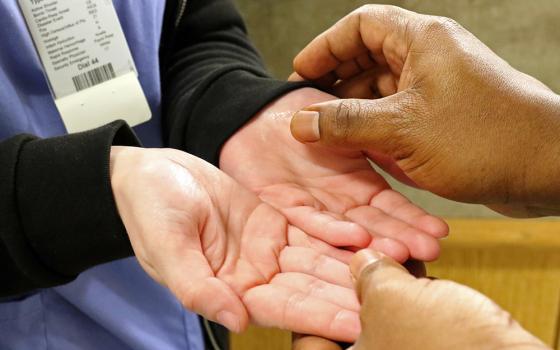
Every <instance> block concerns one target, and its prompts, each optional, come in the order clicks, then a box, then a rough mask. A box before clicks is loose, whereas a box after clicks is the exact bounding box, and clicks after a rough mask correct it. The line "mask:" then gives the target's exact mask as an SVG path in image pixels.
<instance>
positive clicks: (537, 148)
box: [520, 92, 560, 216]
mask: <svg viewBox="0 0 560 350" xmlns="http://www.w3.org/2000/svg"><path fill="white" fill-rule="evenodd" d="M533 104H534V105H535V104H536V105H537V108H535V109H534V110H533V111H532V113H531V114H529V115H530V116H532V118H533V122H534V123H535V125H536V126H537V128H536V136H535V137H534V140H532V141H533V143H532V144H531V143H529V142H530V141H531V140H528V144H529V145H531V146H532V149H533V154H532V155H531V156H530V157H528V159H527V161H526V162H525V167H524V169H523V171H522V173H523V174H522V177H521V178H520V181H521V183H523V184H525V185H526V186H525V190H524V193H523V197H522V198H523V204H525V205H526V207H527V208H528V212H529V214H531V215H532V216H553V215H554V216H556V215H560V184H559V183H558V180H557V179H558V178H560V96H558V95H556V94H554V93H552V92H549V93H547V94H545V96H544V97H542V98H541V99H539V100H538V101H537V103H535V102H533Z"/></svg>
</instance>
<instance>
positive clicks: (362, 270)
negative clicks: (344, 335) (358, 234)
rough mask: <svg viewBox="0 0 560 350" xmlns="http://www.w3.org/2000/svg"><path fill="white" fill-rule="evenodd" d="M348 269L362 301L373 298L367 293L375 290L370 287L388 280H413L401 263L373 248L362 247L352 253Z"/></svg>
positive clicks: (399, 281)
mask: <svg viewBox="0 0 560 350" xmlns="http://www.w3.org/2000/svg"><path fill="white" fill-rule="evenodd" d="M350 270H351V272H352V275H353V276H354V279H355V280H356V291H357V293H358V298H359V299H360V302H362V303H363V301H364V299H366V298H375V296H373V295H370V293H368V291H373V290H375V288H370V287H373V286H377V287H379V286H380V285H382V284H384V283H386V282H388V281H391V282H398V283H401V282H405V283H406V282H411V281H414V280H415V278H414V277H413V276H412V275H410V273H409V272H408V271H407V270H406V268H404V267H403V266H402V265H400V264H398V263H397V262H396V261H394V260H393V259H391V258H389V257H388V256H386V255H384V254H382V253H379V252H376V251H375V250H373V249H363V250H360V251H359V252H358V253H356V254H354V256H353V257H352V260H351V262H350Z"/></svg>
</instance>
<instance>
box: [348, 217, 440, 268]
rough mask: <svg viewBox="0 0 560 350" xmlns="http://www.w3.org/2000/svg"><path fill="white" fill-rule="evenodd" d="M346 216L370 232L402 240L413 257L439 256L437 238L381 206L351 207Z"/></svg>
mask: <svg viewBox="0 0 560 350" xmlns="http://www.w3.org/2000/svg"><path fill="white" fill-rule="evenodd" d="M346 216H347V217H348V218H350V219H351V220H353V221H355V222H356V223H358V224H360V225H362V226H363V227H365V228H366V229H367V230H368V231H370V232H375V233H377V234H379V235H382V236H384V237H388V238H391V239H394V240H398V241H400V242H402V243H403V244H404V245H406V246H407V247H408V249H409V251H410V256H411V257H412V258H415V259H418V260H422V261H432V260H435V259H436V258H437V257H438V256H439V251H440V248H439V243H438V241H437V239H435V238H434V237H432V236H431V235H429V234H427V233H425V232H423V231H420V230H418V229H417V228H415V227H413V226H411V225H409V224H407V223H406V222H404V221H401V220H399V219H397V218H394V217H392V216H391V215H390V214H388V213H386V212H384V211H383V210H381V209H379V208H375V207H371V206H362V207H358V208H354V209H350V210H349V211H348V212H346Z"/></svg>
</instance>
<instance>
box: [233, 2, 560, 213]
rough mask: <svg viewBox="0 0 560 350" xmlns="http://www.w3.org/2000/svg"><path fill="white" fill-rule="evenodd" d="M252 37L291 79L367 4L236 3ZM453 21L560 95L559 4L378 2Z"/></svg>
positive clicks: (423, 201)
mask: <svg viewBox="0 0 560 350" xmlns="http://www.w3.org/2000/svg"><path fill="white" fill-rule="evenodd" d="M236 1H237V4H238V7H239V9H240V10H241V12H242V14H243V16H244V17H245V20H246V22H247V26H248V30H249V34H250V36H251V37H252V39H253V42H254V43H255V45H256V46H257V48H258V49H259V50H260V52H261V53H262V55H263V57H264V59H265V61H266V63H267V65H268V67H269V70H270V72H271V73H272V74H273V75H274V76H275V77H277V78H281V79H286V78H287V77H288V75H289V74H290V73H291V72H292V65H291V63H292V59H293V58H294V57H295V55H296V54H297V53H298V52H299V51H300V50H301V49H302V48H303V47H304V46H305V45H306V44H307V43H308V42H309V41H311V40H312V39H313V38H314V37H315V36H317V35H318V34H320V33H321V32H323V31H324V30H325V29H327V28H329V27H330V26H331V25H332V24H334V23H335V22H336V21H337V20H338V19H340V18H341V17H342V16H344V15H346V14H348V13H349V12H351V11H352V10H354V9H356V8H358V7H360V6H361V5H364V4H367V3H371V2H368V1H363V0H258V1H255V0H236ZM377 3H383V4H391V5H396V6H400V7H404V8H407V9H409V10H412V11H415V12H420V13H426V14H432V15H438V16H446V17H451V18H453V19H455V20H456V21H458V22H459V23H460V24H461V25H463V26H464V27H465V28H467V29H468V30H469V31H471V32H472V33H474V34H475V35H476V36H477V37H478V38H480V39H481V40H482V41H483V42H484V43H486V44H487V45H488V46H489V47H490V48H491V49H493V50H494V51H495V52H496V53H497V54H498V55H500V56H501V57H503V58H504V59H505V60H507V61H508V62H509V63H510V64H511V65H512V66H513V67H515V68H517V69H519V70H521V71H522V72H525V73H527V74H529V75H532V76H534V77H536V78H537V79H539V80H541V81H543V82H544V83H545V84H547V85H548V86H549V87H550V88H552V89H553V90H554V91H556V92H560V64H559V62H560V26H559V23H560V1H559V0H532V1H526V0H408V1H407V0H400V1H397V0H395V1H383V2H377ZM392 185H394V186H395V187H397V188H398V189H399V191H401V192H404V193H406V194H407V195H408V197H409V198H411V199H412V200H413V201H414V202H416V203H418V204H420V205H422V206H423V207H424V208H425V209H427V210H428V211H430V212H431V213H433V214H437V215H442V216H445V217H478V218H480V217H486V218H491V217H498V216H499V215H498V214H495V213H494V212H492V211H490V210H488V209H486V208H485V207H483V206H477V205H464V204H457V203H454V202H450V201H446V200H443V199H440V198H437V197H435V196H433V195H431V194H429V193H425V192H423V191H417V190H413V189H410V188H407V187H405V186H402V185H400V184H398V183H396V182H394V181H393V182H392Z"/></svg>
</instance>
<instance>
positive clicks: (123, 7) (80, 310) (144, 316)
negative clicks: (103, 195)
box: [0, 0, 204, 350]
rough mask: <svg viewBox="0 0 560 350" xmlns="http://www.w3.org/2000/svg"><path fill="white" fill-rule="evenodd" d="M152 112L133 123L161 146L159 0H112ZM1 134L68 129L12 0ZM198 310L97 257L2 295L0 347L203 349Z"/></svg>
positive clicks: (0, 87)
mask: <svg viewBox="0 0 560 350" xmlns="http://www.w3.org/2000/svg"><path fill="white" fill-rule="evenodd" d="M113 3H114V5H115V8H116V10H117V14H118V16H119V19H120V22H121V25H122V26H123V30H124V33H125V36H126V38H127V41H128V44H129V46H130V49H131V51H132V56H133V57H134V60H135V63H136V66H137V69H138V73H139V78H140V83H141V85H142V87H143V89H144V93H145V94H146V97H147V99H148V102H149V105H150V107H151V109H152V114H153V117H152V119H151V120H150V121H149V122H147V123H145V124H143V125H140V126H138V127H136V128H135V130H136V132H137V134H138V135H139V137H140V139H141V140H142V142H143V143H144V145H146V146H148V147H160V146H162V136H161V118H160V116H161V113H160V107H161V106H160V105H161V88H160V75H159V57H158V49H159V42H160V35H161V27H162V22H163V12H164V8H165V0H113ZM0 23H1V25H2V31H0V140H2V139H5V138H8V137H10V136H13V135H16V134H20V133H31V134H34V135H37V136H41V137H52V136H57V135H63V134H65V133H66V130H65V128H64V125H63V123H62V120H61V119H60V116H59V114H58V111H57V110H56V107H55V105H54V103H53V100H52V98H51V95H50V92H49V89H48V86H47V82H46V80H45V77H44V75H43V72H42V68H41V65H40V63H39V58H38V57H37V54H36V51H35V49H34V47H33V43H32V41H31V38H30V35H29V33H28V30H27V27H26V25H25V21H24V19H23V17H22V15H21V13H20V11H19V8H18V5H17V0H1V1H0ZM203 348H204V346H203V340H202V333H201V329H200V324H199V321H198V317H197V316H196V315H195V314H193V313H191V312H188V311H186V310H185V309H184V308H183V307H182V306H181V304H180V303H179V302H178V301H177V300H176V299H175V298H174V297H173V296H172V295H171V293H170V292H169V291H168V290H167V289H165V288H163V287H161V286H160V285H158V284H157V283H155V282H154V281H152V280H151V279H150V278H149V277H148V276H147V275H146V274H145V272H144V271H143V270H142V268H141V267H140V266H139V264H138V262H137V261H136V259H134V258H128V259H123V260H119V261H116V262H112V263H108V264H105V265H101V266H98V267H95V268H92V269H90V270H88V271H86V272H84V273H82V274H81V275H80V276H79V277H78V278H77V279H76V280H75V281H73V282H72V283H69V284H67V285H64V286H60V287H57V288H50V289H45V290H41V291H39V292H37V293H34V294H31V295H30V296H27V297H25V298H23V299H19V300H17V301H9V302H5V301H4V302H2V303H0V349H1V350H4V349H6V350H7V349H9V350H42V349H56V350H67V349H68V350H70V349H76V350H77V349H80V350H90V349H91V350H100V349H103V350H112V349H131V350H132V349H134V350H142V349H146V350H148V349H149V350H153V349H158V350H166V349H169V350H171V349H173V350H176V349H188V350H202V349H203Z"/></svg>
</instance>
